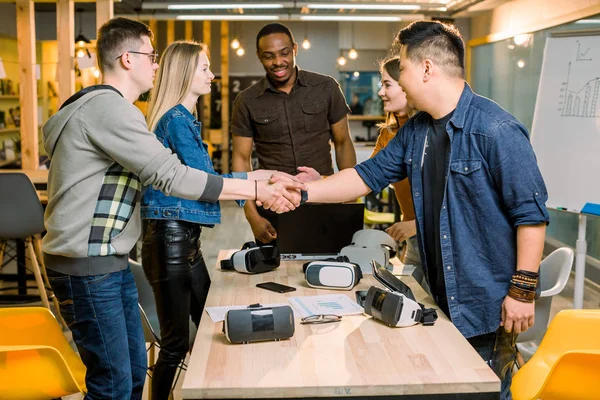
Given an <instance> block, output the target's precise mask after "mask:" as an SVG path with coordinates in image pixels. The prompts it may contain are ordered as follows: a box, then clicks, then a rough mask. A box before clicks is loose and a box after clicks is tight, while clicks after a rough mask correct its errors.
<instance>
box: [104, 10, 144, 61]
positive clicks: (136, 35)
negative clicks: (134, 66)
mask: <svg viewBox="0 0 600 400" xmlns="http://www.w3.org/2000/svg"><path fill="white" fill-rule="evenodd" d="M142 36H148V37H149V38H150V40H152V39H153V37H154V35H153V34H152V31H151V30H150V28H149V27H148V25H146V24H144V23H143V22H140V21H134V20H132V19H128V18H122V17H117V18H113V19H111V20H109V21H108V22H106V23H105V24H104V25H102V26H101V27H100V29H98V41H97V42H96V48H97V51H98V66H99V67H100V71H102V72H104V71H110V70H112V69H113V68H114V66H115V62H116V61H117V58H119V56H120V55H121V54H123V53H124V52H126V51H128V50H136V49H137V47H133V46H136V45H137V46H139V45H140V43H141V41H142Z"/></svg>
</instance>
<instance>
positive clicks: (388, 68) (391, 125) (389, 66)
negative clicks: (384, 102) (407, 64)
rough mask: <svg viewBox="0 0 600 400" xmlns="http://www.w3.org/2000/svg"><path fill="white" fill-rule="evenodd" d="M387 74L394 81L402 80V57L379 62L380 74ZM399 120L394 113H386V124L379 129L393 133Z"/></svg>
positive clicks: (410, 112)
mask: <svg viewBox="0 0 600 400" xmlns="http://www.w3.org/2000/svg"><path fill="white" fill-rule="evenodd" d="M384 71H385V72H387V74H388V75H389V76H390V78H392V79H393V80H394V81H396V82H398V80H399V79H400V56H391V57H388V58H385V59H383V60H381V61H380V62H379V73H380V74H381V75H382V76H383V72H384ZM412 114H413V112H412V110H411V111H409V112H408V115H409V116H411V115H412ZM398 125H399V123H398V118H397V117H396V115H395V114H394V113H390V112H389V113H386V115H385V122H382V123H380V124H377V127H378V128H380V129H382V128H385V129H387V130H388V131H389V132H393V131H395V130H397V129H398V128H399V126H398Z"/></svg>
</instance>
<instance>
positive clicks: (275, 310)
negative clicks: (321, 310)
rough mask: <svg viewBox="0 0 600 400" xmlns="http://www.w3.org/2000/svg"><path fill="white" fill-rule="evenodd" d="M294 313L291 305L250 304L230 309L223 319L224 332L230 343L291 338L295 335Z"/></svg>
mask: <svg viewBox="0 0 600 400" xmlns="http://www.w3.org/2000/svg"><path fill="white" fill-rule="evenodd" d="M294 330H295V327H294V313H293V311H292V308H291V307H290V306H278V307H263V306H261V305H260V304H252V305H249V306H248V308H244V309H240V310H229V311H227V314H225V320H224V321H223V333H224V334H225V337H226V338H227V340H228V341H229V342H230V343H250V342H258V341H263V340H281V339H289V338H291V337H292V336H294Z"/></svg>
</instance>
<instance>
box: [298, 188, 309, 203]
mask: <svg viewBox="0 0 600 400" xmlns="http://www.w3.org/2000/svg"><path fill="white" fill-rule="evenodd" d="M307 201H308V192H307V191H306V190H301V191H300V204H304V203H306V202H307Z"/></svg>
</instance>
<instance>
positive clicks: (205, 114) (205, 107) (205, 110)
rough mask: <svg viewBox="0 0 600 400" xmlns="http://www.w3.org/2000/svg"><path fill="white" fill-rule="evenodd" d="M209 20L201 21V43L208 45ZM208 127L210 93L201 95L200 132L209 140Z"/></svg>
mask: <svg viewBox="0 0 600 400" xmlns="http://www.w3.org/2000/svg"><path fill="white" fill-rule="evenodd" d="M210 23H211V22H210V21H203V22H202V43H204V44H205V45H207V46H209V47H210V26H211V24H210ZM209 127H210V93H208V94H205V95H204V96H202V133H203V136H202V137H203V138H204V139H207V138H208V140H209V141H211V140H210V135H209V133H208V128H209ZM213 144H215V143H213Z"/></svg>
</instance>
